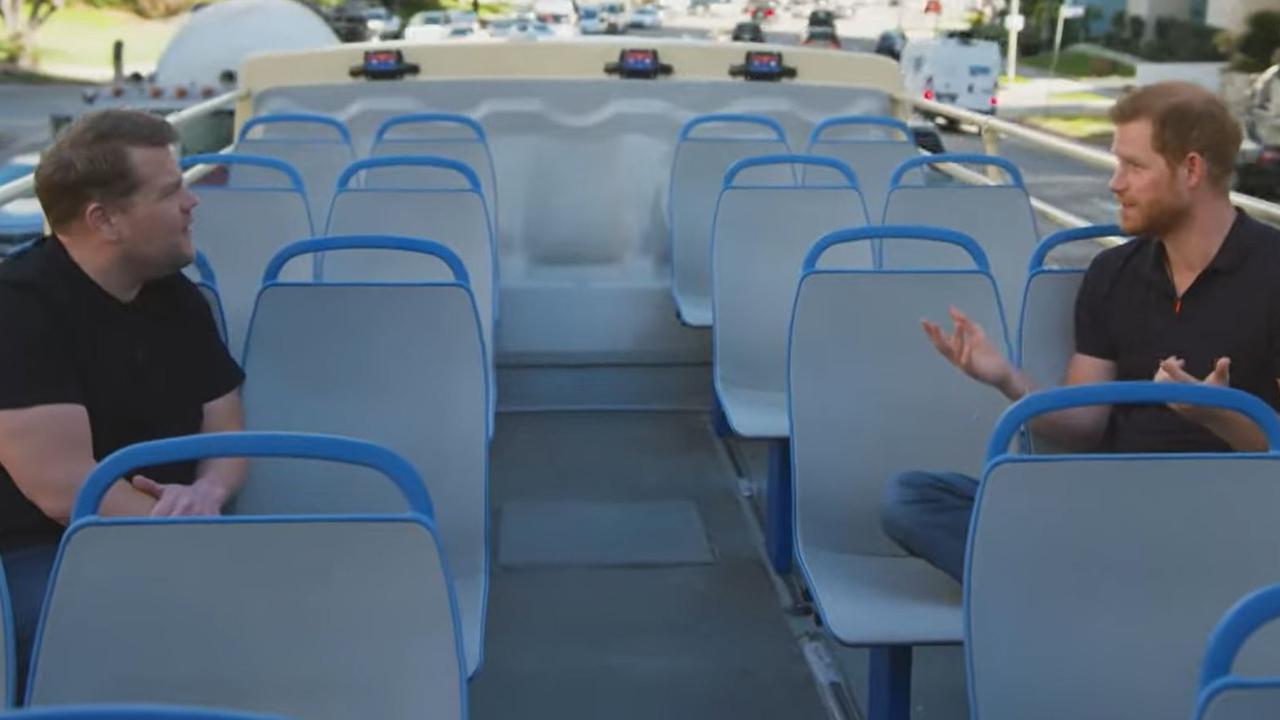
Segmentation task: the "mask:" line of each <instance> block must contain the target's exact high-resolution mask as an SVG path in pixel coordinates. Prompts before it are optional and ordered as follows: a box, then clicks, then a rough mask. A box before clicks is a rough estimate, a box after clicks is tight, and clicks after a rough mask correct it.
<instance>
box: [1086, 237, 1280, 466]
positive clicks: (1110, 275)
mask: <svg viewBox="0 0 1280 720" xmlns="http://www.w3.org/2000/svg"><path fill="white" fill-rule="evenodd" d="M1075 330H1076V351H1077V352H1079V353H1082V354H1084V355H1091V356H1093V357H1096V358H1101V359H1103V360H1110V361H1112V362H1115V363H1116V364H1117V370H1118V378H1117V379H1119V380H1151V379H1152V378H1153V377H1154V376H1155V374H1156V369H1157V367H1158V366H1159V363H1160V361H1161V360H1163V359H1165V358H1167V357H1169V356H1171V355H1176V356H1177V357H1180V358H1182V359H1183V360H1185V361H1186V366H1185V369H1186V371H1187V372H1188V373H1190V374H1191V375H1193V376H1195V377H1197V378H1203V377H1204V376H1206V375H1208V374H1209V372H1210V371H1211V370H1212V369H1213V364H1214V362H1215V361H1216V360H1217V359H1218V358H1220V357H1229V358H1231V372H1230V376H1231V387H1234V388H1237V389H1240V390H1244V391H1246V392H1249V393H1252V394H1253V395H1256V396H1257V397H1259V398H1261V399H1262V400H1264V401H1265V402H1267V403H1268V404H1269V405H1271V407H1273V408H1276V409H1277V410H1280V388H1278V387H1277V385H1276V379H1277V378H1280V230H1276V229H1275V228H1272V227H1268V226H1267V225H1264V224H1262V223H1260V222H1258V221H1256V220H1254V219H1253V218H1250V217H1249V216H1248V215H1245V214H1244V213H1243V212H1237V214H1236V219H1235V222H1234V223H1232V225H1231V230H1230V231H1229V232H1228V233H1227V237H1226V239H1225V240H1224V241H1223V243H1222V247H1221V248H1220V249H1219V250H1218V254H1217V255H1215V256H1214V258H1213V261H1212V262H1211V263H1210V264H1209V267H1207V268H1206V269H1205V270H1204V271H1203V272H1201V273H1200V275H1199V276H1198V277H1197V278H1196V279H1195V282H1193V283H1192V284H1191V286H1190V287H1188V288H1187V289H1186V291H1185V292H1184V293H1183V295H1182V297H1181V298H1179V297H1178V296H1177V294H1176V292H1175V291H1174V287H1173V282H1172V281H1171V280H1170V279H1169V273H1168V271H1167V270H1166V268H1165V252H1164V244H1163V243H1161V242H1159V241H1158V240H1154V239H1152V238H1136V239H1134V240H1132V241H1130V242H1128V243H1126V244H1124V245H1121V246H1119V247H1115V248H1111V249H1109V250H1106V251H1105V252H1103V253H1101V254H1099V255H1098V256H1097V257H1096V258H1094V260H1093V263H1092V264H1090V265H1089V270H1088V272H1087V273H1085V276H1084V281H1083V283H1082V284H1081V286H1080V293H1079V295H1078V296H1077V297H1076V310H1075ZM1102 449H1103V450H1107V451H1114V452H1197V451H1199V452H1225V451H1228V450H1230V449H1231V448H1230V446H1229V445H1228V444H1227V443H1226V442H1225V441H1223V440H1222V439H1221V438H1219V437H1218V436H1216V435H1214V434H1213V433H1212V432H1210V431H1209V430H1207V429H1205V428H1204V427H1203V426H1202V425H1199V424H1197V423H1194V422H1192V421H1190V420H1187V419H1185V418H1183V417H1182V416H1181V415H1179V414H1178V413H1176V412H1175V411H1173V410H1170V409H1169V408H1167V407H1164V406H1154V405H1145V406H1144V405H1122V406H1116V407H1115V408H1113V409H1112V412H1111V418H1110V421H1109V423H1108V425H1107V430H1106V434H1105V435H1104V437H1103V448H1102Z"/></svg>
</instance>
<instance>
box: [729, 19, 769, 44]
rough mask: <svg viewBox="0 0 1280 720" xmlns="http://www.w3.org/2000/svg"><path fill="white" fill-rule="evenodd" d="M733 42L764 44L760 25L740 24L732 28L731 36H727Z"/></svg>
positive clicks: (752, 23) (753, 23) (754, 23)
mask: <svg viewBox="0 0 1280 720" xmlns="http://www.w3.org/2000/svg"><path fill="white" fill-rule="evenodd" d="M729 39H730V40H732V41H733V42H757V43H762V42H764V30H763V29H761V27H760V23H756V22H740V23H738V24H737V25H734V26H733V34H732V35H730V36H729Z"/></svg>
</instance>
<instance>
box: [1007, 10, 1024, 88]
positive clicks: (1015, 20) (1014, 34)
mask: <svg viewBox="0 0 1280 720" xmlns="http://www.w3.org/2000/svg"><path fill="white" fill-rule="evenodd" d="M1004 22H1005V26H1006V27H1007V28H1008V29H1009V59H1008V61H1007V62H1006V63H1005V64H1006V65H1007V69H1006V72H1007V74H1008V82H1009V84H1010V85H1012V84H1013V78H1014V77H1015V76H1016V75H1017V74H1018V31H1019V30H1021V29H1022V3H1021V2H1020V0H1012V2H1011V4H1010V5H1009V14H1008V15H1006V16H1005V19H1004Z"/></svg>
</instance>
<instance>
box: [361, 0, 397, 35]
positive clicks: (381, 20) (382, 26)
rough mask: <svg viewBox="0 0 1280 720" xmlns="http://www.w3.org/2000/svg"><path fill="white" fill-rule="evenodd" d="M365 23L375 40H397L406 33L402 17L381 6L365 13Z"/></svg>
mask: <svg viewBox="0 0 1280 720" xmlns="http://www.w3.org/2000/svg"><path fill="white" fill-rule="evenodd" d="M364 23H365V26H366V27H368V28H369V37H370V38H371V39H373V40H395V39H396V38H399V37H400V36H401V35H402V34H403V33H404V27H403V26H402V24H401V22H400V16H399V15H397V14H395V13H393V12H391V11H390V10H388V9H387V8H385V7H383V6H381V5H373V6H370V7H368V8H366V9H365V11H364Z"/></svg>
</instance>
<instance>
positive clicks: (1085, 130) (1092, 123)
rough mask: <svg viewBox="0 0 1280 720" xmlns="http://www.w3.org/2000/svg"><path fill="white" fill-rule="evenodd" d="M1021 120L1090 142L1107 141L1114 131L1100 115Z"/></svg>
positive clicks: (1037, 117)
mask: <svg viewBox="0 0 1280 720" xmlns="http://www.w3.org/2000/svg"><path fill="white" fill-rule="evenodd" d="M1022 122H1023V123H1025V124H1027V125H1031V126H1034V127H1038V128H1041V129H1043V130H1048V131H1049V132H1053V133H1057V134H1059V135H1065V136H1066V137H1069V138H1072V139H1073V140H1083V141H1085V142H1092V143H1104V144H1105V143H1108V142H1110V141H1111V135H1112V134H1113V133H1114V132H1115V126H1114V125H1112V124H1111V121H1110V120H1108V119H1107V118H1100V117H1049V116H1039V115H1037V116H1033V117H1027V118H1023V119H1022Z"/></svg>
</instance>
